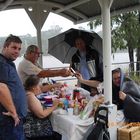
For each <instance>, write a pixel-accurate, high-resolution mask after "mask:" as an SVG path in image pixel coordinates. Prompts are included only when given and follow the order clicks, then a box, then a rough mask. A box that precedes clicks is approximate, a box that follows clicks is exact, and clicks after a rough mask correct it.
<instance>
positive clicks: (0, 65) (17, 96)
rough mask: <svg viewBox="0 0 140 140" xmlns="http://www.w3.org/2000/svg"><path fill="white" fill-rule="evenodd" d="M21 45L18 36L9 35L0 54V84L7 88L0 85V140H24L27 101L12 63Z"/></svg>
mask: <svg viewBox="0 0 140 140" xmlns="http://www.w3.org/2000/svg"><path fill="white" fill-rule="evenodd" d="M21 44H22V41H21V39H20V38H19V37H18V36H14V35H10V36H8V37H7V38H6V40H5V42H4V45H3V48H2V53H1V54H0V83H4V84H6V85H7V87H8V89H7V87H6V86H3V85H2V84H1V85H0V88H1V91H0V94H1V96H0V101H1V102H0V140H10V139H11V140H25V136H24V130H23V122H24V119H25V117H26V115H27V101H26V95H25V90H24V87H23V85H22V82H21V80H20V78H19V76H18V74H17V70H16V67H15V64H14V62H13V61H15V60H16V59H17V57H18V56H19V54H20V50H21ZM14 108H15V109H14ZM11 109H12V110H11ZM13 113H14V114H13ZM13 115H14V116H13Z"/></svg>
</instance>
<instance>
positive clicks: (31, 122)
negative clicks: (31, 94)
mask: <svg viewBox="0 0 140 140" xmlns="http://www.w3.org/2000/svg"><path fill="white" fill-rule="evenodd" d="M23 127H24V132H25V136H26V137H28V138H31V137H44V136H52V135H53V128H52V125H51V122H50V120H49V118H48V117H46V118H43V119H40V118H38V117H37V116H35V115H34V114H33V113H31V112H28V114H27V117H26V120H25V123H24V125H23Z"/></svg>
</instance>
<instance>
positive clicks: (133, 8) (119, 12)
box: [74, 4, 140, 24]
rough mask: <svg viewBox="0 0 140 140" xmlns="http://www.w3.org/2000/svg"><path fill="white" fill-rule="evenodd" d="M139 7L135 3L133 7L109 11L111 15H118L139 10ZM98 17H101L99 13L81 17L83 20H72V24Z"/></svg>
mask: <svg viewBox="0 0 140 140" xmlns="http://www.w3.org/2000/svg"><path fill="white" fill-rule="evenodd" d="M139 9H140V4H139V5H135V6H133V7H127V8H124V9H120V10H115V11H111V16H115V15H119V14H121V13H126V12H128V11H135V10H139ZM98 18H101V15H100V14H97V15H96V16H93V17H90V18H88V19H83V20H79V21H76V22H74V24H80V23H83V22H88V21H93V20H95V19H98Z"/></svg>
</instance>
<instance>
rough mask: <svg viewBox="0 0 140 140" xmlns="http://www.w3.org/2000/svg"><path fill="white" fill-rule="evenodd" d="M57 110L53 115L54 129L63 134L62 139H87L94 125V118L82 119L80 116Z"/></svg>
mask: <svg viewBox="0 0 140 140" xmlns="http://www.w3.org/2000/svg"><path fill="white" fill-rule="evenodd" d="M61 110H62V109H57V110H55V111H54V112H53V113H52V115H51V123H52V126H53V129H54V131H56V132H58V133H59V134H62V140H85V139H86V137H87V136H88V134H89V133H90V132H91V129H92V127H93V125H92V124H93V122H94V118H93V117H91V118H88V119H86V120H81V119H80V118H79V116H75V115H68V114H62V113H60V112H61Z"/></svg>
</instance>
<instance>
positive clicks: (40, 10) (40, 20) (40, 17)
mask: <svg viewBox="0 0 140 140" xmlns="http://www.w3.org/2000/svg"><path fill="white" fill-rule="evenodd" d="M24 8H25V11H26V12H27V14H28V16H29V17H30V19H31V21H32V23H33V24H34V26H35V28H36V30H37V43H38V47H39V48H40V51H43V50H42V40H41V29H42V27H43V24H44V23H45V21H46V18H47V16H48V14H49V12H50V7H49V6H48V7H47V6H46V5H44V4H42V3H40V2H39V1H38V2H36V3H32V4H29V5H28V4H27V5H25V6H24ZM39 63H40V65H41V66H43V58H42V55H41V57H40V58H39Z"/></svg>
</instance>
